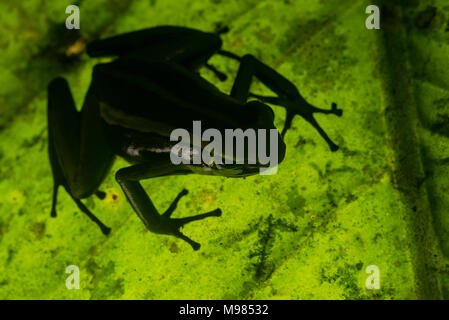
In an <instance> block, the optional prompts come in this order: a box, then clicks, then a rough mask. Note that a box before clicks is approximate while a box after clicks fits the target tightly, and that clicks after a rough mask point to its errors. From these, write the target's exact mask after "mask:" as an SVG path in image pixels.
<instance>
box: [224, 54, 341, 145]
mask: <svg viewBox="0 0 449 320" xmlns="http://www.w3.org/2000/svg"><path fill="white" fill-rule="evenodd" d="M218 53H219V54H221V55H223V56H226V57H229V58H232V59H235V60H238V61H240V68H239V71H238V73H237V76H236V80H235V82H234V86H233V87H232V90H231V96H233V97H234V98H236V99H238V100H240V101H242V102H246V101H247V99H248V98H249V97H251V96H252V97H255V98H258V99H259V100H261V101H263V102H267V103H272V104H276V105H280V106H283V107H285V108H286V111H287V116H286V121H285V125H284V129H283V130H282V134H281V135H282V137H284V135H285V133H286V131H287V130H288V129H289V128H290V126H291V122H292V120H293V117H294V116H295V115H300V116H301V117H303V118H304V119H305V120H306V121H307V122H309V123H310V124H311V125H312V126H313V127H314V128H315V129H316V130H317V131H318V133H319V134H320V135H321V136H322V137H323V139H324V140H325V141H326V142H327V144H328V145H329V147H330V149H331V151H337V150H338V146H337V145H336V144H335V143H334V142H333V141H332V140H331V139H330V138H329V136H328V135H327V134H326V132H325V131H324V130H323V129H322V128H321V127H320V125H319V124H318V122H317V121H316V119H315V118H314V113H324V114H334V115H337V116H341V115H342V110H341V109H338V108H337V105H336V104H335V103H332V107H331V109H330V110H325V109H320V108H317V107H314V106H312V105H311V104H309V103H308V102H307V101H306V100H305V99H304V98H303V97H302V96H301V94H300V93H299V92H298V89H297V88H296V87H295V85H293V83H291V82H290V81H289V80H287V79H286V78H284V77H283V76H282V75H280V74H279V73H278V72H277V71H275V70H274V69H272V68H270V67H268V66H267V65H265V64H264V63H262V62H261V61H259V60H258V59H256V58H255V57H253V56H252V55H245V56H243V57H242V58H240V57H239V56H237V55H235V54H233V53H231V52H227V51H219V52H218ZM253 76H255V77H256V78H258V79H259V80H260V81H261V82H262V83H263V84H264V85H266V86H267V87H268V88H270V89H271V90H272V91H273V92H275V93H276V94H277V95H278V96H277V97H264V96H258V95H254V94H251V93H250V91H249V89H250V86H251V82H252V78H253Z"/></svg>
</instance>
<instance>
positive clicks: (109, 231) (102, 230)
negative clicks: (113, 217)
mask: <svg viewBox="0 0 449 320" xmlns="http://www.w3.org/2000/svg"><path fill="white" fill-rule="evenodd" d="M101 232H103V234H104V235H105V236H107V235H108V234H110V233H111V228H109V227H106V226H102V227H101Z"/></svg>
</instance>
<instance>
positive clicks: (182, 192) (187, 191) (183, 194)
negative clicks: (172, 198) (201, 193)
mask: <svg viewBox="0 0 449 320" xmlns="http://www.w3.org/2000/svg"><path fill="white" fill-rule="evenodd" d="M188 193H189V190H187V189H182V191H181V192H180V193H179V195H180V196H185V195H187V194H188Z"/></svg>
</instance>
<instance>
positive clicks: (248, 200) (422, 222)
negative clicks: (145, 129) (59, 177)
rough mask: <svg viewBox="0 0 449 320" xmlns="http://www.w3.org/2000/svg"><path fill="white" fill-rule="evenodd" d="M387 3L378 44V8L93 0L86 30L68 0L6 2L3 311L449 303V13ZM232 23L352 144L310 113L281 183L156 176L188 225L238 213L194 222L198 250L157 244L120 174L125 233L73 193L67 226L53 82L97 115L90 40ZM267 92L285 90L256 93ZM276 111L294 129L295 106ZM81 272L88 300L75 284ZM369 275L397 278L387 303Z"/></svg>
mask: <svg viewBox="0 0 449 320" xmlns="http://www.w3.org/2000/svg"><path fill="white" fill-rule="evenodd" d="M384 2H385V3H386V5H387V6H385V7H382V12H383V13H384V14H385V13H386V15H385V16H384V17H383V18H382V21H381V26H382V29H381V30H379V31H375V30H367V29H366V28H365V19H366V17H367V15H366V14H365V8H366V6H367V5H369V4H371V2H370V1H355V0H346V1H341V0H328V1H306V0H301V1H299V0H297V1H293V0H290V1H289V0H285V1H271V0H257V1H256V0H239V1H237V0H235V1H224V0H222V1H220V0H213V1H212V0H211V1H191V0H171V1H168V0H164V1H162V0H158V1H156V0H153V1H104V0H101V1H81V2H80V7H81V30H80V32H79V33H78V32H76V31H66V30H65V29H64V28H63V23H64V20H65V17H66V15H65V13H64V12H65V6H66V5H68V4H70V3H69V2H66V3H65V2H64V1H52V2H49V1H47V2H42V1H26V2H23V3H18V2H17V1H2V2H1V3H0V28H1V29H2V31H3V32H2V33H1V35H0V48H1V53H0V75H1V76H0V164H1V165H0V298H2V299H5V298H7V299H15V298H27V299H29V298H40V299H52V298H62V299H74V298H77V299H130V298H137V299H244V298H247V299H312V298H315V299H316V298H319V299H414V298H448V297H449V276H448V272H449V260H448V257H449V244H448V243H449V242H448V239H449V215H448V214H447V209H446V208H448V206H449V198H448V190H449V179H448V173H449V160H448V159H449V154H448V153H449V148H448V145H449V140H448V136H449V122H448V119H449V81H448V80H449V76H448V71H447V70H449V62H448V59H447V57H448V56H449V46H448V43H449V41H448V40H449V32H448V31H447V30H448V18H449V7H447V5H445V4H444V2H445V1H443V0H438V1H436V0H435V1H427V4H422V5H419V6H418V5H417V3H418V1H404V3H405V2H407V5H405V6H401V5H400V2H401V1H396V2H395V1H384ZM395 3H397V4H395ZM414 3H416V5H414ZM379 5H381V4H379ZM428 6H429V7H428ZM429 8H430V9H429ZM219 23H221V24H223V25H228V26H229V27H230V29H231V31H230V32H229V33H228V34H226V35H224V36H223V41H224V48H225V49H227V50H230V51H233V52H235V53H237V54H245V53H252V54H253V55H255V56H256V57H258V58H259V59H261V60H262V61H264V62H265V63H267V64H268V65H270V66H272V67H273V68H275V69H276V70H278V71H279V72H280V73H282V74H283V75H285V76H286V77H287V78H288V79H290V80H291V81H292V82H293V83H294V84H295V85H296V86H297V87H298V88H299V90H300V92H301V93H302V94H303V96H304V97H305V98H306V99H307V100H308V101H309V102H311V103H312V104H314V105H316V106H318V107H325V108H328V107H329V106H330V105H331V103H332V102H336V103H338V105H339V107H341V108H342V109H343V110H344V115H343V117H342V118H337V117H335V116H325V115H318V116H317V119H318V121H319V122H320V124H321V125H322V126H323V128H324V129H325V130H326V131H327V132H328V134H329V136H330V137H332V138H333V139H334V140H335V141H336V143H337V144H338V145H340V147H341V149H340V150H339V151H338V152H336V153H331V152H330V151H329V150H328V147H327V145H326V144H325V142H324V141H323V140H322V139H321V138H320V137H319V136H318V134H317V132H316V131H315V130H314V129H312V128H311V126H310V125H309V124H307V123H306V122H305V121H304V120H303V119H301V118H299V117H296V118H295V120H294V121H293V126H292V129H291V130H290V131H289V132H288V133H287V135H286V139H285V142H286V144H287V155H286V158H285V160H284V161H283V162H282V163H281V165H280V166H279V171H278V174H276V175H273V176H254V177H249V178H246V179H226V178H219V177H207V176H193V175H192V176H178V177H168V178H157V179H152V180H149V181H144V182H143V185H144V187H145V189H146V190H148V192H149V194H150V196H151V197H152V199H153V201H154V203H155V205H156V207H157V208H159V209H160V211H163V210H165V208H167V206H168V205H169V204H170V203H171V201H172V200H173V199H174V197H175V196H176V195H177V194H178V192H179V191H181V190H182V189H183V188H187V189H189V191H190V193H189V195H188V196H186V197H185V198H184V199H183V200H182V201H181V203H180V205H179V207H178V210H177V211H176V213H175V216H178V217H180V216H189V215H193V214H197V213H200V212H206V211H209V210H212V209H215V208H216V207H220V208H221V209H222V210H223V213H224V214H223V216H222V217H221V218H218V219H208V220H204V221H200V222H197V223H192V224H189V225H188V226H186V227H185V229H184V232H185V234H187V235H189V236H191V237H192V239H194V240H196V241H198V242H200V243H201V244H202V247H201V250H200V251H198V252H194V251H193V250H192V249H191V247H190V246H189V245H188V244H186V243H185V242H183V241H181V240H178V239H175V238H173V237H167V236H158V235H155V234H152V233H149V232H148V231H146V229H145V227H144V226H143V224H142V223H141V221H140V220H139V218H138V217H137V216H136V215H135V213H134V212H133V210H132V208H131V207H130V205H129V204H128V203H127V201H126V200H125V198H124V195H123V193H122V192H121V190H120V188H119V186H118V184H117V183H116V182H115V181H114V177H113V174H111V175H110V176H108V178H107V179H106V181H105V183H104V185H103V189H104V190H105V191H106V192H107V197H106V199H105V200H98V199H96V198H91V199H87V200H85V203H86V205H87V206H88V207H89V208H90V209H92V211H93V212H95V213H96V214H97V215H98V216H99V217H100V218H101V219H102V220H103V221H104V222H105V223H106V224H107V225H108V226H110V227H112V233H111V234H110V235H109V236H108V237H105V236H104V235H102V234H101V232H100V230H99V229H98V228H97V227H96V226H95V225H94V224H93V223H92V222H91V221H89V220H88V219H87V218H86V217H85V216H84V215H83V214H82V213H80V211H79V210H78V209H77V207H76V206H75V204H74V203H73V202H72V201H71V200H70V198H69V197H68V195H67V194H65V192H61V195H60V199H59V202H58V212H59V216H58V218H56V219H52V218H50V214H49V213H50V205H51V188H52V178H51V172H50V166H49V162H48V159H47V151H46V150H47V133H46V92H45V89H46V85H47V83H48V81H49V80H50V79H52V78H53V77H55V76H57V75H63V76H64V77H66V78H67V79H68V81H69V83H70V86H71V88H72V92H73V95H74V97H75V100H76V102H77V105H78V106H80V105H81V103H82V100H83V98H84V95H85V93H86V90H87V87H88V85H89V83H90V76H91V70H92V66H93V65H94V64H95V63H97V62H98V61H95V60H93V59H89V58H88V57H87V56H86V54H85V53H83V54H82V55H75V56H72V57H67V56H66V50H67V47H68V46H71V45H73V43H74V42H75V41H77V39H79V37H80V36H81V37H82V39H84V40H85V41H89V40H92V39H94V38H97V37H106V36H110V35H113V34H118V33H123V32H126V31H131V30H137V29H142V28H145V27H150V26H156V25H161V24H172V25H182V26H189V27H195V28H199V29H202V30H214V29H215V27H216V25H217V24H219ZM78 41H80V40H78ZM81 43H82V41H81ZM211 63H213V64H214V65H215V66H216V67H217V68H218V69H219V70H221V71H224V72H225V73H227V74H229V75H230V78H229V79H228V80H227V81H226V82H224V83H220V82H218V79H216V78H215V76H214V75H213V74H212V73H211V72H210V71H209V70H202V71H201V72H202V74H203V75H204V76H205V77H206V78H207V79H209V80H210V81H212V82H213V83H214V84H216V85H217V86H218V87H219V88H220V89H222V90H223V91H225V92H229V91H230V89H231V86H232V79H233V75H235V72H236V70H237V67H238V65H237V63H236V62H234V61H229V60H227V59H224V58H221V57H214V58H213V59H212V60H211ZM252 91H254V92H257V93H260V94H269V93H270V92H269V90H268V89H266V88H264V87H263V86H262V85H261V84H260V83H257V82H256V83H255V84H254V86H253V90H252ZM273 108H274V110H275V113H276V120H275V121H276V125H277V126H278V128H282V125H283V121H284V117H285V111H284V109H282V108H281V107H273ZM126 165H127V164H126V163H125V162H124V161H123V160H117V161H116V163H115V165H114V168H113V169H114V171H115V170H117V169H118V168H121V167H124V166H126ZM71 264H74V265H78V266H79V267H80V271H81V289H80V290H67V289H66V287H65V279H66V277H67V274H65V268H66V267H67V266H68V265H71ZM369 265H377V266H378V267H379V268H380V276H381V289H380V290H374V291H370V290H367V289H366V288H365V280H366V278H367V276H368V275H367V274H365V269H366V267H367V266H369Z"/></svg>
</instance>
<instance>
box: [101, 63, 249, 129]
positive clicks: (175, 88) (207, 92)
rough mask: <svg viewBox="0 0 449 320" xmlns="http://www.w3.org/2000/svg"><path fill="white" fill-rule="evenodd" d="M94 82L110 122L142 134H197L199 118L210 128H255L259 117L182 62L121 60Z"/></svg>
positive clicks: (102, 69) (104, 66)
mask: <svg viewBox="0 0 449 320" xmlns="http://www.w3.org/2000/svg"><path fill="white" fill-rule="evenodd" d="M93 83H94V84H95V85H94V90H95V92H96V95H97V97H98V99H99V100H100V102H101V106H102V114H103V117H104V118H105V120H106V122H108V123H110V124H114V125H121V126H123V127H128V128H133V129H137V130H139V131H146V132H156V133H159V134H162V135H167V133H168V132H169V131H171V130H173V129H175V128H185V129H187V130H191V128H192V122H193V121H195V120H201V122H202V127H203V128H204V129H206V128H217V129H222V128H242V127H245V126H246V125H247V127H251V126H252V125H254V119H255V116H256V117H257V115H256V114H255V110H253V108H251V107H248V106H247V105H245V104H244V103H241V102H239V101H237V100H235V99H233V98H232V97H230V96H228V95H226V94H224V93H222V92H221V91H219V90H218V89H217V88H216V87H215V86H213V85H212V84H210V83H209V82H207V81H206V80H205V79H203V78H202V77H200V76H199V75H198V74H196V73H193V72H191V71H189V70H188V69H186V68H183V67H182V66H179V65H176V64H171V63H165V62H154V63H144V64H142V63H141V62H139V63H135V62H134V61H130V60H118V61H116V62H113V63H109V64H103V65H98V66H96V67H95V68H94V74H93Z"/></svg>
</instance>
